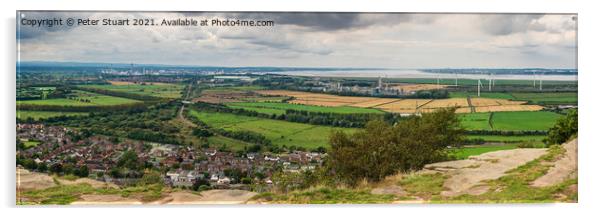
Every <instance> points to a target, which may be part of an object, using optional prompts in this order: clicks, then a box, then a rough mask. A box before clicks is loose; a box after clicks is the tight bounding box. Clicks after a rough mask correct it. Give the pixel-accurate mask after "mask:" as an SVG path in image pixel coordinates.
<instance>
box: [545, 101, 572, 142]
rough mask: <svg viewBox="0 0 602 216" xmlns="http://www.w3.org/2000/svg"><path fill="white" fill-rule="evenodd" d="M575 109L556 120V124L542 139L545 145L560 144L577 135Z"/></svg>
mask: <svg viewBox="0 0 602 216" xmlns="http://www.w3.org/2000/svg"><path fill="white" fill-rule="evenodd" d="M578 120H579V119H578V116H577V110H576V109H573V110H570V111H569V112H568V114H567V115H566V116H565V117H563V118H560V119H558V120H557V121H556V125H554V127H552V128H550V130H549V131H548V137H546V138H545V139H544V143H545V144H546V145H548V146H549V145H553V144H562V143H564V142H566V141H568V140H569V139H572V138H574V137H576V136H577V129H578V127H579V124H578Z"/></svg>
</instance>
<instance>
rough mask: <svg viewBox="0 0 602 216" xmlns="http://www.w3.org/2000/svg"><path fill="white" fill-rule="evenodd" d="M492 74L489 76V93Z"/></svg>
mask: <svg viewBox="0 0 602 216" xmlns="http://www.w3.org/2000/svg"><path fill="white" fill-rule="evenodd" d="M492 76H493V75H492V74H489V91H491V80H492V78H491V77H492Z"/></svg>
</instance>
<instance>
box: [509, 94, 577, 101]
mask: <svg viewBox="0 0 602 216" xmlns="http://www.w3.org/2000/svg"><path fill="white" fill-rule="evenodd" d="M512 96H513V97H514V98H515V99H516V100H524V101H530V102H531V103H535V104H577V92H542V93H512Z"/></svg>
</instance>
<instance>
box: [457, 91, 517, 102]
mask: <svg viewBox="0 0 602 216" xmlns="http://www.w3.org/2000/svg"><path fill="white" fill-rule="evenodd" d="M468 96H470V97H473V98H476V97H477V93H476V92H450V93H449V97H452V98H466V97H468ZM481 97H482V98H495V99H509V100H510V99H514V97H512V95H511V94H508V93H502V92H481Z"/></svg>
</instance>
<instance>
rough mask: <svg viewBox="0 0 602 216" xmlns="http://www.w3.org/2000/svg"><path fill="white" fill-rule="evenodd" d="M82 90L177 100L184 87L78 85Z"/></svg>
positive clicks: (173, 85)
mask: <svg viewBox="0 0 602 216" xmlns="http://www.w3.org/2000/svg"><path fill="white" fill-rule="evenodd" d="M79 87H83V88H94V89H102V90H108V91H116V92H127V93H132V94H140V95H148V96H154V97H162V98H179V97H180V96H181V94H182V89H183V88H184V85H180V84H166V83H163V84H152V85H151V84H145V85H142V84H130V85H80V86H79Z"/></svg>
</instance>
